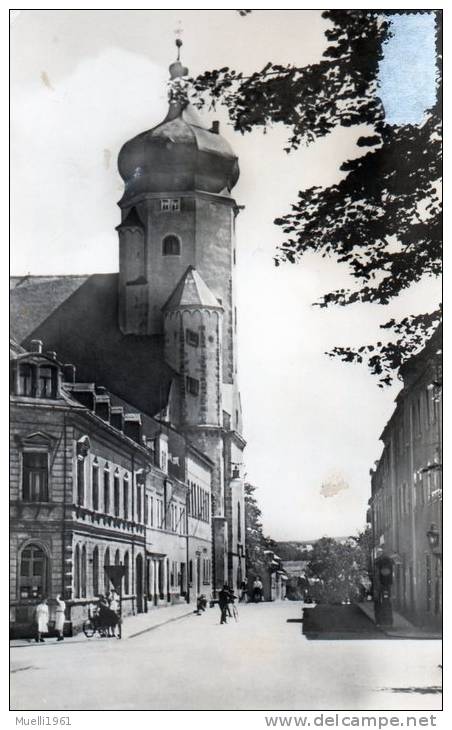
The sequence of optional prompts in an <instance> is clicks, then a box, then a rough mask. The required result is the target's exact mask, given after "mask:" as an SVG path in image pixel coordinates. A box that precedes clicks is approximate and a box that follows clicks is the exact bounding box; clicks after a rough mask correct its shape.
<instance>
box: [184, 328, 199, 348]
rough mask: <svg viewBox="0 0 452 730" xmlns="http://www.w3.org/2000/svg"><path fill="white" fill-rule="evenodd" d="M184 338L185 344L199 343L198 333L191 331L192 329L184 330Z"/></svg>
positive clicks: (193, 344)
mask: <svg viewBox="0 0 452 730" xmlns="http://www.w3.org/2000/svg"><path fill="white" fill-rule="evenodd" d="M185 340H186V342H187V345H192V346H193V347H198V345H199V335H198V333H197V332H193V330H185Z"/></svg>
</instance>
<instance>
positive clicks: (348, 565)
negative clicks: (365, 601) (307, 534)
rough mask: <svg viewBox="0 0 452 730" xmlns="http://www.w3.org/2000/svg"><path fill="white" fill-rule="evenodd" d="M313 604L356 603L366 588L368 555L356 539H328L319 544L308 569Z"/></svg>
mask: <svg viewBox="0 0 452 730" xmlns="http://www.w3.org/2000/svg"><path fill="white" fill-rule="evenodd" d="M307 576H308V578H309V579H310V583H311V585H312V588H311V594H312V596H313V598H314V600H315V601H321V602H322V603H341V602H345V601H356V600H359V599H360V598H361V597H362V595H363V593H364V592H365V587H366V584H368V580H369V577H368V555H367V550H366V547H365V545H364V544H362V543H361V544H360V542H359V541H358V540H356V539H355V538H350V539H349V540H347V541H345V542H338V541H337V540H333V539H332V538H330V537H322V538H321V539H320V540H318V541H317V542H316V543H315V545H314V548H313V550H312V553H311V558H310V560H309V563H308V566H307Z"/></svg>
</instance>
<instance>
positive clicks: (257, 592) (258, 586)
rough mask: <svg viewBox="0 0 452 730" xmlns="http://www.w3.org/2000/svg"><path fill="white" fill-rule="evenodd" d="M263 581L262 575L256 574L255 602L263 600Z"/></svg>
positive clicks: (254, 585)
mask: <svg viewBox="0 0 452 730" xmlns="http://www.w3.org/2000/svg"><path fill="white" fill-rule="evenodd" d="M262 588H263V585H262V581H261V578H260V575H258V576H256V578H255V580H254V583H253V598H254V603H260V602H261V601H262Z"/></svg>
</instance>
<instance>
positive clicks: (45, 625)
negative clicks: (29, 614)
mask: <svg viewBox="0 0 452 730" xmlns="http://www.w3.org/2000/svg"><path fill="white" fill-rule="evenodd" d="M34 618H35V623H36V638H35V641H36V642H39V641H40V642H41V643H44V639H43V638H42V635H43V634H47V633H48V631H49V607H48V605H47V601H46V599H45V598H44V597H42V598H41V599H40V601H39V603H38V605H37V606H36V608H35V614H34Z"/></svg>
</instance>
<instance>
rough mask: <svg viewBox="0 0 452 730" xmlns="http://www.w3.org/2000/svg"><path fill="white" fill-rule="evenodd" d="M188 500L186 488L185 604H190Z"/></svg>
mask: <svg viewBox="0 0 452 730" xmlns="http://www.w3.org/2000/svg"><path fill="white" fill-rule="evenodd" d="M189 499H190V495H189V488H188V486H187V493H186V495H185V532H186V552H187V558H186V560H187V566H186V570H185V578H186V581H187V592H186V594H185V597H186V601H187V603H190V581H189V577H190V575H189V567H190V550H189V544H188V540H189V537H188V505H189Z"/></svg>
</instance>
